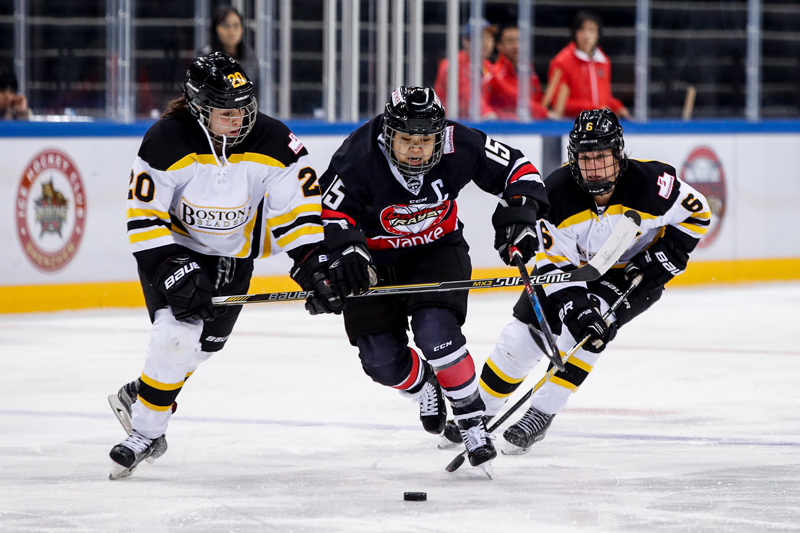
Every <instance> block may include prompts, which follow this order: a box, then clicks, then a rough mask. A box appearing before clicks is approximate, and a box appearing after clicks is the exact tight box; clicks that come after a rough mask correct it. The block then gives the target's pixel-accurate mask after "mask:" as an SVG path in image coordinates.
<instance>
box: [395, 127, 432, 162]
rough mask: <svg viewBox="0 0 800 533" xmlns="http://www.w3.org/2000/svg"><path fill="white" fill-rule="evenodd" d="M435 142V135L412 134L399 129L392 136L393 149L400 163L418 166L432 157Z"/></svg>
mask: <svg viewBox="0 0 800 533" xmlns="http://www.w3.org/2000/svg"><path fill="white" fill-rule="evenodd" d="M435 143H436V138H435V136H434V135H411V134H408V133H403V132H402V131H397V132H395V134H394V137H393V138H392V150H394V155H395V157H396V158H397V161H398V162H399V163H400V164H403V165H410V166H418V165H422V164H423V163H425V162H426V161H427V160H428V159H430V158H431V156H432V155H433V148H434V144H435Z"/></svg>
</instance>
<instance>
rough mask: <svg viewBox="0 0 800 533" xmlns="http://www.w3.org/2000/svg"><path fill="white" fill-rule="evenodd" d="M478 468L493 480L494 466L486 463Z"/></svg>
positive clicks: (490, 462)
mask: <svg viewBox="0 0 800 533" xmlns="http://www.w3.org/2000/svg"><path fill="white" fill-rule="evenodd" d="M478 468H480V469H481V470H483V473H484V474H486V475H487V476H488V477H489V479H494V466H492V461H487V462H485V463H483V464H481V465H478Z"/></svg>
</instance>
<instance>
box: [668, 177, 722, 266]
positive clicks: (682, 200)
mask: <svg viewBox="0 0 800 533" xmlns="http://www.w3.org/2000/svg"><path fill="white" fill-rule="evenodd" d="M675 181H676V182H677V184H678V187H677V189H678V194H677V196H676V199H675V202H674V203H673V204H672V206H671V207H670V208H669V210H668V211H667V212H666V213H665V215H664V223H665V224H664V230H663V233H662V234H661V235H660V236H659V238H658V239H657V240H661V239H663V240H666V241H669V243H670V245H671V247H672V248H673V249H674V250H677V251H679V252H681V253H682V254H684V255H685V257H686V258H687V259H688V257H689V254H690V253H691V252H692V251H694V249H695V248H696V247H697V244H698V243H699V242H700V239H701V238H702V237H703V235H705V234H706V232H707V231H708V229H709V227H710V225H711V209H710V208H709V205H708V200H706V197H705V196H703V194H702V193H700V192H699V191H698V190H697V189H695V188H694V187H692V186H691V185H689V184H688V183H686V182H685V181H683V180H681V179H680V178H675Z"/></svg>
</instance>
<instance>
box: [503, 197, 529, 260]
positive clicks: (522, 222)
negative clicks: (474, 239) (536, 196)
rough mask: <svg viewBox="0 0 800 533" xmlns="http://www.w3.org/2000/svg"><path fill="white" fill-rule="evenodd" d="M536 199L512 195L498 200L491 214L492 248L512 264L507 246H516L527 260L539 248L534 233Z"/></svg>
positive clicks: (523, 258)
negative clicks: (492, 227)
mask: <svg viewBox="0 0 800 533" xmlns="http://www.w3.org/2000/svg"><path fill="white" fill-rule="evenodd" d="M536 210H537V205H536V201H534V200H533V199H532V198H528V197H527V196H513V197H511V198H508V199H503V200H500V203H499V204H497V208H496V209H495V210H494V214H493V215H492V225H494V248H495V250H497V251H498V252H500V259H502V260H503V262H504V263H505V264H507V265H510V264H512V262H511V254H509V248H510V247H511V246H516V247H517V248H518V249H519V251H520V253H521V254H522V260H523V261H524V262H526V263H527V262H528V261H530V260H531V258H532V257H533V256H534V255H536V250H538V249H539V237H538V236H537V235H536Z"/></svg>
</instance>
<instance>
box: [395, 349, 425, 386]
mask: <svg viewBox="0 0 800 533" xmlns="http://www.w3.org/2000/svg"><path fill="white" fill-rule="evenodd" d="M408 351H409V352H411V358H412V363H411V372H410V373H409V374H408V377H407V378H406V380H405V381H404V382H402V383H401V384H400V385H395V386H394V388H395V389H400V390H406V389H410V388H411V387H413V386H414V383H416V381H417V376H418V375H419V364H420V359H419V354H418V353H417V352H415V351H414V349H413V348H409V349H408Z"/></svg>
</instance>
